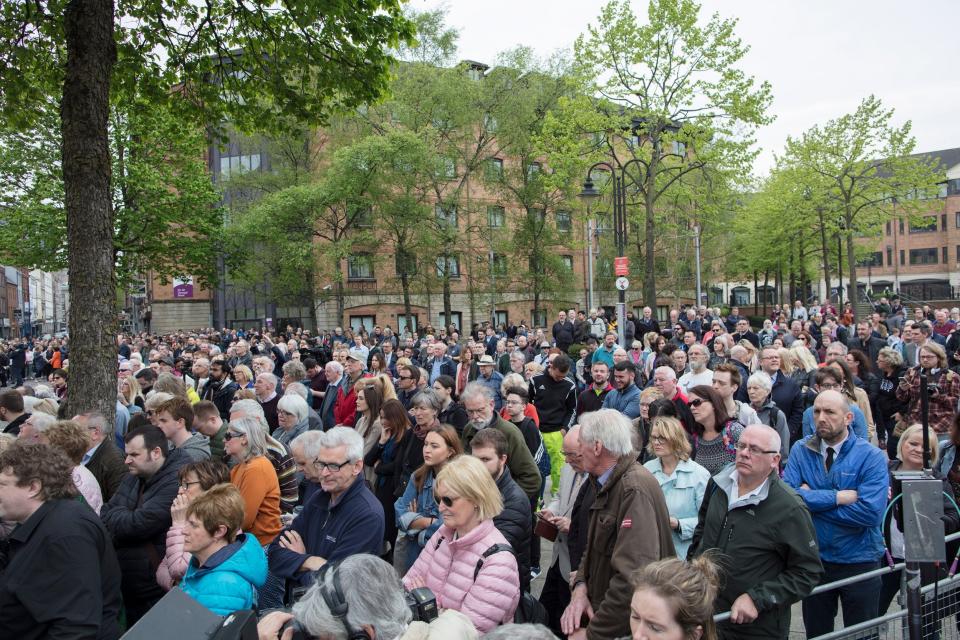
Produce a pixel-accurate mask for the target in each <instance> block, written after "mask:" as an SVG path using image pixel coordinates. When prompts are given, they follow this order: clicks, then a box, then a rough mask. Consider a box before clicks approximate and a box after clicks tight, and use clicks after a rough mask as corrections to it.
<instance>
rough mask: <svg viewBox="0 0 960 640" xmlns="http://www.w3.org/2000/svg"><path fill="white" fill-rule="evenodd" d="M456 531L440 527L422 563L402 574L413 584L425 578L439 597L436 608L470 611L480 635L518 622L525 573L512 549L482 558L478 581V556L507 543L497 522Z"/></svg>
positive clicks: (420, 561)
mask: <svg viewBox="0 0 960 640" xmlns="http://www.w3.org/2000/svg"><path fill="white" fill-rule="evenodd" d="M453 533H454V532H453V529H451V528H450V527H448V526H447V525H443V526H441V527H440V528H439V529H438V530H437V532H436V533H434V534H433V537H431V538H430V541H429V542H427V545H426V547H424V549H423V552H422V553H421V554H420V557H419V558H417V561H416V562H414V563H413V566H412V567H410V571H408V572H407V575H406V576H404V578H403V586H404V587H407V588H409V586H410V583H411V582H412V581H413V580H414V579H415V578H418V577H419V578H423V579H424V581H425V582H426V585H427V587H429V588H430V590H431V591H433V593H434V594H436V596H437V606H438V607H440V608H441V609H454V610H456V611H459V612H460V613H462V614H464V615H466V616H467V617H468V618H470V620H471V621H472V622H473V625H474V626H475V627H476V628H477V631H479V632H480V633H486V632H487V631H490V630H491V629H493V628H494V627H496V626H497V625H499V624H501V623H504V622H513V613H514V611H515V610H516V608H517V602H518V601H519V600H520V576H519V574H518V573H517V560H516V558H515V557H514V555H513V554H512V553H508V552H500V553H495V554H493V555H491V556H489V557H487V558H486V559H484V561H483V567H482V568H481V569H480V573H479V574H478V575H477V579H476V581H474V579H473V572H474V570H475V569H476V567H477V560H479V559H480V557H481V556H482V555H483V552H484V551H486V550H487V549H489V548H490V547H492V546H493V545H495V544H507V539H506V538H504V537H503V534H501V533H500V532H499V531H497V529H496V527H494V526H493V521H492V520H486V521H484V522H481V523H480V524H479V525H477V527H476V528H475V529H474V530H473V531H471V532H470V533H468V534H467V535H465V536H463V537H461V538H459V539H457V540H454V539H453Z"/></svg>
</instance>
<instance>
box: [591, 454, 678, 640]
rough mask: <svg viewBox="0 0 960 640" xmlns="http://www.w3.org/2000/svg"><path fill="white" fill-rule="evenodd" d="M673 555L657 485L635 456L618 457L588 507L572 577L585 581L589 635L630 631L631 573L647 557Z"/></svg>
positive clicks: (593, 639)
mask: <svg viewBox="0 0 960 640" xmlns="http://www.w3.org/2000/svg"><path fill="white" fill-rule="evenodd" d="M675 555H676V551H675V550H674V547H673V536H672V535H671V532H670V513H669V512H668V511H667V503H666V501H665V500H664V497H663V492H662V491H661V489H660V484H659V483H658V482H657V480H656V479H655V478H654V477H653V474H651V473H650V472H649V471H647V470H646V469H644V468H643V465H641V464H640V463H639V462H637V460H636V457H635V456H634V455H626V456H623V457H622V458H620V459H619V460H618V461H617V464H616V466H615V467H614V469H613V473H612V474H611V475H610V477H609V478H608V479H607V481H606V483H605V484H604V485H603V487H601V488H600V489H599V490H598V491H597V498H596V500H595V501H594V503H593V506H592V507H591V509H590V524H589V527H588V530H587V548H586V550H585V551H584V554H583V559H582V560H581V562H580V569H579V571H578V572H577V582H585V583H586V585H587V597H588V598H589V599H590V605H591V606H592V607H593V611H594V617H593V619H592V620H591V621H590V624H589V625H588V626H587V637H588V638H590V640H600V639H608V638H618V637H620V636H626V635H630V616H629V615H626V612H628V611H629V610H630V599H631V598H632V597H633V587H631V586H630V576H631V575H632V574H633V572H634V571H636V570H637V569H639V568H641V567H644V566H646V565H647V564H649V563H651V562H655V561H657V560H661V559H663V558H669V557H672V556H675Z"/></svg>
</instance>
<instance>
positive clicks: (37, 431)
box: [17, 411, 57, 444]
mask: <svg viewBox="0 0 960 640" xmlns="http://www.w3.org/2000/svg"><path fill="white" fill-rule="evenodd" d="M56 421H57V418H56V417H55V416H52V415H50V414H49V413H41V412H39V411H38V412H37V413H31V414H30V417H29V418H27V419H26V421H24V423H23V425H21V427H20V434H19V435H18V436H17V439H18V440H20V441H21V442H25V443H27V444H40V442H41V439H40V438H41V436H42V435H43V433H44V432H45V431H46V430H47V429H49V428H50V427H52V426H53V423H54V422H56Z"/></svg>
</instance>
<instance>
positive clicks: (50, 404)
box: [30, 398, 57, 418]
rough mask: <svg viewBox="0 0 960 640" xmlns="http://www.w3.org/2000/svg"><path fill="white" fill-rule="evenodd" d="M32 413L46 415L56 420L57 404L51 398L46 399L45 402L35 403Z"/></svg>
mask: <svg viewBox="0 0 960 640" xmlns="http://www.w3.org/2000/svg"><path fill="white" fill-rule="evenodd" d="M30 413H45V414H47V415H50V416H53V417H54V418H56V417H57V403H56V402H54V401H53V400H51V399H50V398H44V399H43V400H39V401H37V402H34V403H33V406H32V407H31V408H30Z"/></svg>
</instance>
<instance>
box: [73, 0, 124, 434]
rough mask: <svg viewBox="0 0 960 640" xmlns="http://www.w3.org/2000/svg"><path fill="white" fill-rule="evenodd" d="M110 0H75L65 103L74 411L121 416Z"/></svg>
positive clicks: (113, 54) (114, 52)
mask: <svg viewBox="0 0 960 640" xmlns="http://www.w3.org/2000/svg"><path fill="white" fill-rule="evenodd" d="M113 13H114V7H113V2H112V1H111V0H71V2H70V3H69V4H68V5H67V7H66V11H65V13H64V31H65V36H66V46H67V68H66V76H65V78H64V83H63V101H62V103H61V105H60V115H61V133H62V136H63V148H62V153H63V156H62V162H63V181H64V196H65V198H64V200H65V204H66V210H67V242H68V247H69V256H68V275H69V278H70V291H71V292H72V293H71V301H70V303H71V304H70V324H69V329H70V358H69V360H70V381H69V388H70V393H69V396H68V398H69V403H70V407H69V409H70V413H72V414H75V413H78V412H81V411H91V410H97V411H100V412H102V413H103V415H104V416H105V417H106V418H107V420H108V421H109V422H110V423H112V422H113V421H114V418H115V415H116V402H117V399H116V393H117V387H116V381H117V345H116V340H115V335H116V331H117V309H116V291H115V274H114V246H113V207H112V204H111V197H110V179H111V173H110V150H109V145H108V139H107V118H108V115H109V105H110V80H111V77H112V75H113V65H114V63H115V61H116V58H117V50H116V44H115V42H114V37H113Z"/></svg>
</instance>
